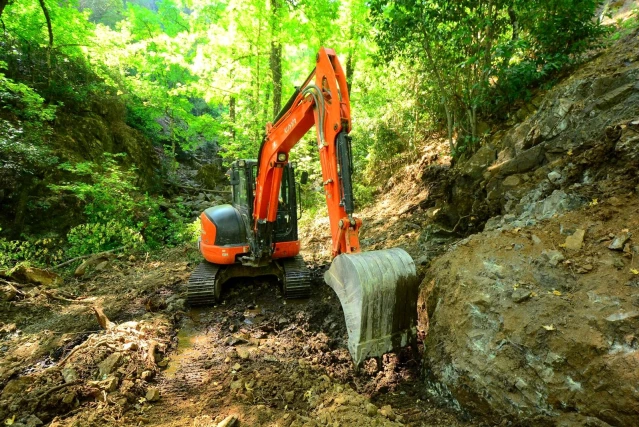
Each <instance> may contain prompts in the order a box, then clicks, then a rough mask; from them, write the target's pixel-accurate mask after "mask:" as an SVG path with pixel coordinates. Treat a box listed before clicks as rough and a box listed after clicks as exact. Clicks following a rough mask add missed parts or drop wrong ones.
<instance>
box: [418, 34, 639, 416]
mask: <svg viewBox="0 0 639 427" xmlns="http://www.w3.org/2000/svg"><path fill="white" fill-rule="evenodd" d="M536 103H537V107H535V105H534V104H532V105H531V106H529V107H527V109H526V110H525V111H523V112H522V113H521V115H522V116H524V115H526V114H528V116H527V117H526V118H525V120H523V122H521V123H520V124H517V125H514V126H512V127H511V128H510V129H507V130H505V131H501V132H498V133H497V134H496V135H494V136H493V138H492V140H491V141H490V142H489V143H487V144H486V145H484V146H482V147H481V149H480V150H479V151H478V152H477V153H476V154H475V155H474V156H473V157H472V158H471V159H470V160H469V161H467V162H465V163H462V164H459V165H456V166H455V167H454V168H452V169H446V170H445V172H443V173H440V174H434V173H433V171H439V170H440V169H441V166H439V165H431V166H428V167H427V168H426V169H425V170H424V172H422V177H423V178H424V180H425V182H427V183H428V182H432V181H431V180H432V178H433V177H434V176H435V177H437V176H439V177H443V179H439V180H438V182H439V184H440V186H442V185H443V187H444V188H443V191H440V192H438V193H437V194H433V195H430V196H429V197H430V198H431V201H428V197H426V198H425V199H424V200H426V201H427V202H426V203H424V202H423V201H422V207H423V208H426V209H427V207H428V206H429V205H434V206H435V207H436V208H437V209H441V213H440V218H441V219H442V220H444V221H446V220H447V221H449V223H450V222H452V223H455V222H457V223H458V224H459V223H460V221H461V222H462V223H463V224H464V227H462V228H463V229H465V230H467V231H468V232H472V231H473V230H474V229H477V228H479V227H480V225H481V224H482V223H483V221H478V220H477V218H479V219H480V220H481V219H485V218H487V217H491V216H492V217H491V218H490V220H488V221H487V223H485V229H484V231H483V232H482V233H478V234H475V235H472V236H471V237H469V238H467V239H465V240H462V241H461V242H459V243H457V244H455V245H452V246H450V247H448V251H447V253H446V254H444V255H443V256H441V257H440V258H438V259H436V260H435V261H434V262H433V263H432V264H431V267H430V269H428V271H427V274H426V277H425V279H424V281H423V283H422V287H421V296H420V303H419V304H420V305H419V307H420V317H421V328H422V330H423V332H424V333H425V341H424V365H423V366H424V368H425V370H426V372H427V378H428V379H427V382H428V383H429V385H430V387H431V390H432V391H433V392H434V393H436V394H439V395H440V396H444V397H446V398H448V399H451V400H452V401H454V402H456V404H457V405H458V407H459V408H460V409H461V410H462V411H467V412H469V413H471V414H482V415H483V416H485V417H487V418H488V419H492V420H494V421H495V422H498V421H500V420H502V419H508V420H511V421H513V422H515V423H522V424H530V423H535V424H539V425H543V424H547V425H585V424H588V425H628V426H630V425H636V421H637V419H639V392H638V391H637V388H636V384H637V380H639V376H638V375H639V359H638V358H637V355H638V354H639V353H638V349H639V344H638V342H637V339H636V331H637V327H639V323H638V319H639V308H638V307H639V293H638V292H637V286H639V282H638V280H639V279H637V278H638V277H639V276H638V274H639V271H638V269H639V261H638V260H637V256H638V255H639V241H637V236H638V235H639V221H638V220H637V218H639V216H638V215H637V214H638V213H639V210H638V208H639V196H638V194H637V193H638V192H639V187H637V184H639V177H638V174H637V172H638V170H639V33H638V32H637V31H635V32H633V33H632V34H629V35H628V36H626V37H625V38H623V39H622V40H620V41H619V42H617V43H616V44H614V45H613V46H611V47H610V48H608V49H607V50H605V51H603V52H602V53H600V54H598V55H597V56H596V57H595V58H594V59H592V60H590V61H589V62H588V63H587V64H585V65H584V66H582V67H581V68H580V69H579V70H577V71H576V72H575V73H573V74H572V75H571V76H570V77H569V78H567V79H566V80H564V81H563V82H561V83H560V84H558V85H557V86H556V87H555V88H554V89H552V90H551V91H549V92H548V93H547V94H546V95H545V96H544V97H543V98H540V99H539V100H537V102H536ZM431 212H432V211H431ZM495 215H496V216H495ZM422 234H423V233H422ZM420 238H421V234H420ZM418 255H419V254H418Z"/></svg>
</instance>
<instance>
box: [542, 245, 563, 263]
mask: <svg viewBox="0 0 639 427" xmlns="http://www.w3.org/2000/svg"><path fill="white" fill-rule="evenodd" d="M541 255H542V256H543V257H545V258H546V260H547V261H548V264H550V265H552V266H553V267H556V266H557V264H559V263H560V262H561V261H563V260H564V259H565V258H564V255H563V254H562V253H561V252H559V251H557V250H554V249H544V250H543V251H542V252H541Z"/></svg>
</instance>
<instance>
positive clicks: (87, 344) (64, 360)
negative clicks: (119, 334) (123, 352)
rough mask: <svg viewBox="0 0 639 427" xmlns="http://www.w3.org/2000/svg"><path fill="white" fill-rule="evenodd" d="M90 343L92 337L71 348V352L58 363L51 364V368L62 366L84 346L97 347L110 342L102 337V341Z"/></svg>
mask: <svg viewBox="0 0 639 427" xmlns="http://www.w3.org/2000/svg"><path fill="white" fill-rule="evenodd" d="M92 338H93V337H92ZM89 344H91V338H89V339H88V340H86V341H85V342H83V343H82V344H80V345H78V346H76V347H75V348H74V349H73V350H71V352H69V354H67V355H66V356H65V357H64V359H62V360H61V361H59V362H58V363H57V364H56V365H53V366H51V368H62V367H63V366H64V364H65V363H67V361H68V360H69V359H70V358H71V356H73V355H74V354H75V353H77V352H78V351H80V350H81V349H83V348H87V347H91V348H96V347H99V346H101V345H105V344H108V343H107V340H106V339H102V340H101V341H98V342H96V343H95V344H91V345H90V346H89Z"/></svg>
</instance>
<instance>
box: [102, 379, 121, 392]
mask: <svg viewBox="0 0 639 427" xmlns="http://www.w3.org/2000/svg"><path fill="white" fill-rule="evenodd" d="M118 382H119V381H118V378H117V377H115V376H110V377H107V379H106V380H103V381H100V383H99V384H98V387H100V389H102V390H104V391H106V392H107V393H111V392H112V391H115V389H117V388H118Z"/></svg>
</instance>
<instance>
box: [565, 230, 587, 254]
mask: <svg viewBox="0 0 639 427" xmlns="http://www.w3.org/2000/svg"><path fill="white" fill-rule="evenodd" d="M585 234H586V231H585V230H582V229H580V228H578V229H577V230H575V233H574V234H573V235H572V236H568V237H566V242H565V243H564V245H565V247H566V249H570V250H571V251H578V250H580V249H581V248H582V247H583V244H584V236H585Z"/></svg>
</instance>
